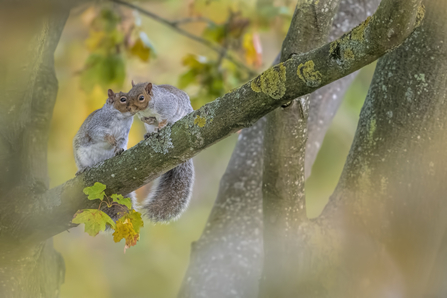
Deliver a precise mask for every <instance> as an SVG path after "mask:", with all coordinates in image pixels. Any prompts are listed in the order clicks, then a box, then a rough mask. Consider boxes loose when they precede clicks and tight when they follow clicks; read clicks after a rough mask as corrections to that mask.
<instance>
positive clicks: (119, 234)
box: [113, 217, 139, 247]
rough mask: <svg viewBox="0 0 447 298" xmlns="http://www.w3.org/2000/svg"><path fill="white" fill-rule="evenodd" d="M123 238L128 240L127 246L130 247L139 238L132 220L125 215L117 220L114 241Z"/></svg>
mask: <svg viewBox="0 0 447 298" xmlns="http://www.w3.org/2000/svg"><path fill="white" fill-rule="evenodd" d="M123 238H124V239H125V240H126V246H129V247H130V246H134V245H135V244H137V242H136V240H138V239H139V234H138V233H137V232H136V231H135V229H134V227H133V225H132V223H131V221H130V220H129V219H128V218H124V217H122V218H120V219H119V220H118V221H117V222H116V228H115V232H114V233H113V241H115V242H120V241H121V239H123Z"/></svg>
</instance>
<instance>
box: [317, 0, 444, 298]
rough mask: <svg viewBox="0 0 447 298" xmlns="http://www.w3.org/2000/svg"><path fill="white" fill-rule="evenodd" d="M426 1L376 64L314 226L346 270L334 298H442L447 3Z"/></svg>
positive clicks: (334, 268)
mask: <svg viewBox="0 0 447 298" xmlns="http://www.w3.org/2000/svg"><path fill="white" fill-rule="evenodd" d="M424 3H425V5H426V13H425V19H424V21H423V24H422V26H421V27H419V28H418V29H417V30H416V31H415V32H414V33H413V34H412V35H411V36H410V38H409V39H407V41H406V42H405V43H404V44H403V45H402V46H401V47H400V48H399V49H397V50H396V51H394V52H393V53H390V54H388V55H387V56H385V57H384V58H383V59H381V60H380V61H379V63H378V65H377V69H376V72H375V75H374V78H373V82H372V85H371V87H370V90H369V93H368V96H367V99H366V102H365V105H364V107H363V109H362V112H361V115H360V121H359V125H358V129H357V133H356V136H355V140H354V143H353V145H352V148H351V151H350V154H349V156H348V160H347V163H346V165H345V168H344V171H343V174H342V177H341V179H340V182H339V185H338V187H337V190H336V191H335V193H334V195H333V196H332V198H331V200H330V203H329V204H328V206H327V207H326V209H325V211H324V213H323V216H322V218H321V219H320V220H319V221H318V223H319V224H321V225H322V226H323V225H325V226H326V227H327V225H328V224H329V223H331V226H332V229H329V230H327V232H326V240H325V241H324V243H325V245H328V246H329V247H330V248H331V249H332V254H331V255H332V256H336V257H334V258H333V260H334V262H332V263H331V264H330V263H329V262H328V263H327V264H328V265H329V264H330V265H329V267H330V268H332V272H334V273H337V272H338V273H340V272H344V273H345V276H344V277H343V278H340V275H338V278H337V284H338V285H339V288H337V287H332V289H333V290H335V292H336V293H338V294H339V296H337V297H357V296H359V294H360V293H361V294H362V297H445V296H446V295H447V287H446V284H445V280H446V278H447V276H446V271H445V265H446V263H447V258H446V255H447V254H446V247H447V245H446V244H447V242H446V237H445V235H446V228H447V221H446V217H445V212H446V210H447V205H446V201H445V193H446V191H447V189H446V184H445V179H446V177H447V172H446V166H447V154H446V150H445V144H446V142H447V131H446V127H445V124H444V122H445V121H444V120H445V119H446V117H447V115H446V111H447V107H446V99H447V92H446V90H447V88H446V87H447V76H446V73H447V64H446V60H445V59H446V57H447V44H446V37H447V36H446V32H447V25H446V23H445V21H444V20H445V17H446V13H445V12H446V11H447V3H446V2H445V1H440V0H438V1H436V0H434V1H433V0H432V1H425V2H424ZM420 13H421V14H422V13H423V10H420ZM326 253H328V252H326ZM325 257H327V255H326V254H325V253H321V251H314V252H313V258H325ZM326 272H327V271H326ZM354 272H355V274H352V273H354ZM346 273H348V274H346ZM326 282H328V280H326ZM343 286H344V287H345V288H342V287H343ZM328 288H330V287H328ZM346 288H350V292H347V290H346ZM333 292H334V291H333Z"/></svg>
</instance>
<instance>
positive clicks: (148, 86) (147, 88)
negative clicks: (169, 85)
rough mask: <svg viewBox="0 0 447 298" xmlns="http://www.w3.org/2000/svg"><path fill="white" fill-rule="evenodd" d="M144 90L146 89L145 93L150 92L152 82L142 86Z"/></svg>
mask: <svg viewBox="0 0 447 298" xmlns="http://www.w3.org/2000/svg"><path fill="white" fill-rule="evenodd" d="M144 90H146V92H147V94H151V90H152V83H147V85H146V87H144Z"/></svg>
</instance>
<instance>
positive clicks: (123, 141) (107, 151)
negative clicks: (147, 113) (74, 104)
mask: <svg viewBox="0 0 447 298" xmlns="http://www.w3.org/2000/svg"><path fill="white" fill-rule="evenodd" d="M132 122H133V114H132V113H130V112H126V113H121V112H120V111H118V110H117V109H115V108H114V106H113V103H111V102H110V101H109V100H108V101H107V102H106V104H105V105H104V106H103V107H102V108H101V109H98V110H96V111H94V112H93V113H91V114H90V115H89V116H88V117H87V119H85V121H84V123H82V125H81V127H80V128H79V131H78V132H77V133H76V136H75V137H74V139H73V151H74V156H75V162H76V166H77V167H78V172H77V173H76V175H78V174H80V173H82V172H84V171H86V170H88V169H89V168H90V167H92V166H94V165H95V164H97V163H99V162H102V161H104V160H106V159H109V158H111V157H113V156H115V155H117V154H120V153H121V152H123V151H124V150H126V149H127V141H128V136H129V131H130V127H131V126H132ZM106 135H110V136H112V137H113V138H114V139H115V140H116V144H115V145H112V144H111V143H110V142H108V141H107V140H106ZM125 197H126V198H131V199H132V203H134V202H135V196H134V193H130V194H127V195H126V196H125ZM103 211H104V212H105V213H107V214H108V215H109V216H110V217H111V218H112V219H113V220H114V221H116V220H117V219H118V218H119V217H120V216H119V215H118V212H119V211H123V210H121V209H120V208H114V207H112V208H108V209H107V208H106V209H103Z"/></svg>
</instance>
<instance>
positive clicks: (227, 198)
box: [179, 0, 380, 297]
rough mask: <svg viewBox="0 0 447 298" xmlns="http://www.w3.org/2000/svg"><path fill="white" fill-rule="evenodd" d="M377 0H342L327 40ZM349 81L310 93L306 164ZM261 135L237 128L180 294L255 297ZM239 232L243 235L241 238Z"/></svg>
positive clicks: (259, 240)
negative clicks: (309, 134)
mask: <svg viewBox="0 0 447 298" xmlns="http://www.w3.org/2000/svg"><path fill="white" fill-rule="evenodd" d="M268 2H269V1H268ZM379 2H380V1H379V0H375V1H368V2H367V3H364V2H363V1H352V0H343V1H341V3H340V11H339V13H338V14H337V17H336V21H335V23H334V26H333V29H332V33H331V35H330V38H331V39H332V40H333V39H335V38H336V37H339V36H341V35H342V34H343V33H346V32H348V31H349V30H351V29H352V28H353V27H354V26H356V25H358V24H359V23H361V21H363V20H364V19H365V18H366V16H367V15H371V14H372V13H373V12H374V10H375V8H377V6H378V3H379ZM279 58H280V57H278V61H275V62H274V63H273V65H276V64H277V63H278V62H279ZM352 79H353V76H352V75H351V76H349V77H345V78H343V79H341V80H338V81H337V82H334V83H332V84H330V85H328V86H325V87H323V88H320V89H318V90H317V91H316V92H314V93H312V94H311V95H310V96H311V103H310V105H311V109H310V112H309V114H310V115H309V123H308V129H309V131H311V132H312V136H310V137H309V141H308V147H307V149H306V151H307V152H306V167H307V165H308V164H312V163H313V161H314V159H315V156H316V155H317V152H318V150H319V148H320V146H319V145H315V143H314V142H313V141H312V142H311V140H319V141H320V143H321V141H322V139H323V137H324V134H325V132H326V130H327V127H328V126H329V123H330V121H331V120H332V118H333V116H334V115H335V111H336V109H337V108H338V106H339V102H340V101H341V98H342V95H343V93H344V92H345V89H346V87H347V86H348V85H349V83H350V81H351V80H352ZM312 109H314V111H313V110H312ZM260 121H265V120H262V119H261V120H260ZM263 135H264V132H263V124H262V123H260V122H258V123H256V124H255V125H254V126H253V127H250V128H247V129H244V130H242V133H241V136H240V137H239V140H238V143H237V145H236V148H235V150H234V152H233V155H232V158H231V160H230V162H229V164H228V167H227V170H226V172H225V175H224V177H223V178H222V180H221V186H220V189H219V193H218V195H217V198H216V202H215V205H214V207H213V210H212V212H211V214H210V217H209V219H208V223H207V225H206V227H205V230H204V232H203V234H202V236H201V237H200V239H199V240H198V241H197V242H195V243H194V245H193V247H192V251H191V262H190V266H189V268H188V271H187V273H186V275H185V279H184V281H183V285H182V288H181V290H180V294H179V297H257V295H258V294H257V293H258V288H259V287H258V284H259V283H258V281H259V278H260V277H261V270H262V229H263V225H262V212H261V210H262V191H261V183H262V168H263ZM253 210H258V212H253ZM241 227H242V228H241ZM241 230H242V231H243V234H244V237H245V238H241V237H240V234H241ZM242 260H243V261H242ZM247 264H249V268H250V269H249V270H247Z"/></svg>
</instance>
